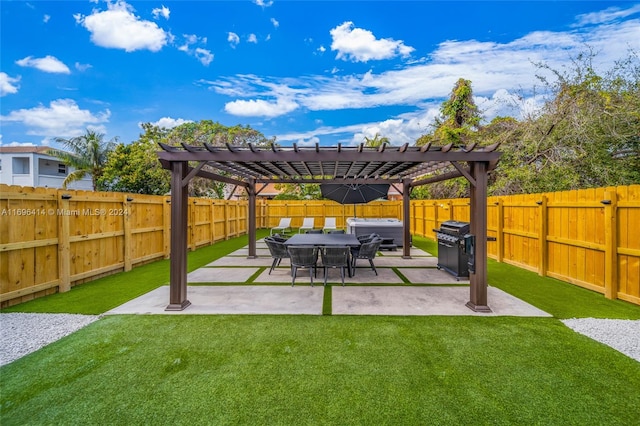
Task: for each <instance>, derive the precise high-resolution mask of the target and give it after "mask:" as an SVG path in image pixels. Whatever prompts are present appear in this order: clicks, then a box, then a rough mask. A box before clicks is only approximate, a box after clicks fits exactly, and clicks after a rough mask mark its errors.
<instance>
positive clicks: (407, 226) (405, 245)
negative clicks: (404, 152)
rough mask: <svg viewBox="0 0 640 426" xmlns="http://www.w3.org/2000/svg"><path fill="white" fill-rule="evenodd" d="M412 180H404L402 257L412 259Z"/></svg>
mask: <svg viewBox="0 0 640 426" xmlns="http://www.w3.org/2000/svg"><path fill="white" fill-rule="evenodd" d="M410 185H411V180H410V179H403V180H402V258H403V259H411V200H410V199H409V195H410V193H411V186H410Z"/></svg>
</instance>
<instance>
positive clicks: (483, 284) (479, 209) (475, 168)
mask: <svg viewBox="0 0 640 426" xmlns="http://www.w3.org/2000/svg"><path fill="white" fill-rule="evenodd" d="M487 166H488V163H486V162H483V161H474V162H472V163H471V176H472V177H473V179H474V180H475V185H474V183H473V182H472V184H471V191H470V192H471V194H470V195H471V196H470V201H471V233H472V234H473V235H475V238H476V241H475V249H474V252H475V253H474V255H475V272H469V281H470V300H469V301H468V302H467V304H466V306H467V307H468V308H470V309H471V310H473V311H475V312H491V309H490V308H489V306H488V305H487V172H488V170H487V169H488V167H487Z"/></svg>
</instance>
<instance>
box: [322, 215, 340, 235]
mask: <svg viewBox="0 0 640 426" xmlns="http://www.w3.org/2000/svg"><path fill="white" fill-rule="evenodd" d="M332 229H338V228H337V226H336V218H335V217H325V218H324V226H323V227H322V230H323V231H324V232H327V231H330V230H332Z"/></svg>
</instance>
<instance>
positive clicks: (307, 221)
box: [298, 217, 315, 234]
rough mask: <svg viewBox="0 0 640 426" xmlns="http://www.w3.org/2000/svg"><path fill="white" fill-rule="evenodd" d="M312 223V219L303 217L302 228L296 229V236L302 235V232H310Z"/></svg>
mask: <svg viewBox="0 0 640 426" xmlns="http://www.w3.org/2000/svg"><path fill="white" fill-rule="evenodd" d="M314 222H315V220H314V219H313V218H312V217H305V218H304V219H302V226H301V227H300V228H298V234H300V233H302V232H303V231H309V230H312V229H313V225H314Z"/></svg>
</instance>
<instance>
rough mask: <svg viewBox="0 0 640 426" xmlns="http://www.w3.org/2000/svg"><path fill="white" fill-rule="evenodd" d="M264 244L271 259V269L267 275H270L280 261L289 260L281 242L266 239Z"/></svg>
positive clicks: (269, 238) (285, 248)
mask: <svg viewBox="0 0 640 426" xmlns="http://www.w3.org/2000/svg"><path fill="white" fill-rule="evenodd" d="M264 242H265V243H266V244H267V247H268V248H269V252H270V253H271V257H272V258H273V263H272V264H271V269H269V275H271V272H273V270H274V269H275V268H276V267H277V266H279V265H280V262H281V261H282V259H289V252H288V251H287V247H286V246H285V245H284V244H283V242H282V241H278V240H276V239H275V238H271V237H266V238H265V239H264Z"/></svg>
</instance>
